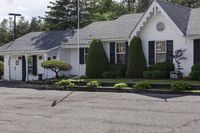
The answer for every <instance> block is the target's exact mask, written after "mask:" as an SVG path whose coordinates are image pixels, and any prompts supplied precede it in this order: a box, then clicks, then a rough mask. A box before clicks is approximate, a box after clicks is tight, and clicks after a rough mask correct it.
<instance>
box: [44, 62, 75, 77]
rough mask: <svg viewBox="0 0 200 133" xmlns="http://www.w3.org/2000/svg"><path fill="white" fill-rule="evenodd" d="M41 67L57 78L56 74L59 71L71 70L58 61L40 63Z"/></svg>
mask: <svg viewBox="0 0 200 133" xmlns="http://www.w3.org/2000/svg"><path fill="white" fill-rule="evenodd" d="M41 66H42V67H43V68H45V69H50V70H52V71H53V72H55V74H56V77H59V75H58V73H59V72H60V71H69V70H71V68H72V67H71V65H69V64H67V63H64V62H62V61H59V60H48V61H43V62H42V63H41Z"/></svg>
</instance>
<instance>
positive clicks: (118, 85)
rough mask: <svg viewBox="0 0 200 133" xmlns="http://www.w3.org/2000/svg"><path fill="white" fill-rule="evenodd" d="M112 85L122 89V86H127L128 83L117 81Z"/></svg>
mask: <svg viewBox="0 0 200 133" xmlns="http://www.w3.org/2000/svg"><path fill="white" fill-rule="evenodd" d="M113 87H114V88H119V89H122V88H126V87H128V85H127V84H126V83H118V84H115V85H114V86H113Z"/></svg>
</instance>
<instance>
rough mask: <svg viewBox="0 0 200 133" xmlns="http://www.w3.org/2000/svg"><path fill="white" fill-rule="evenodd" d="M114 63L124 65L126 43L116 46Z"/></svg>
mask: <svg viewBox="0 0 200 133" xmlns="http://www.w3.org/2000/svg"><path fill="white" fill-rule="evenodd" d="M116 61H117V62H116V63H117V64H125V63H126V43H125V42H124V43H117V44H116Z"/></svg>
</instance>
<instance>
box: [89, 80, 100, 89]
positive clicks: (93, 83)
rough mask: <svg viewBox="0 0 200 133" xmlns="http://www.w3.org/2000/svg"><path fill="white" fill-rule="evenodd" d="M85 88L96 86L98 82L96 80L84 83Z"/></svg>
mask: <svg viewBox="0 0 200 133" xmlns="http://www.w3.org/2000/svg"><path fill="white" fill-rule="evenodd" d="M86 87H87V88H97V87H99V82H98V81H90V82H88V83H87V85H86Z"/></svg>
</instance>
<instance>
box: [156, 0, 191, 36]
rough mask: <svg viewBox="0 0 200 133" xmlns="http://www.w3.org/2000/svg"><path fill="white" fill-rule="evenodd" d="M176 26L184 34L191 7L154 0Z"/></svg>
mask: <svg viewBox="0 0 200 133" xmlns="http://www.w3.org/2000/svg"><path fill="white" fill-rule="evenodd" d="M156 1H157V2H158V4H159V5H160V6H161V7H162V8H163V10H164V11H165V12H166V13H167V14H168V16H169V17H170V18H171V19H172V21H173V22H174V23H175V24H176V25H177V27H178V28H179V29H180V30H181V31H182V32H183V33H184V34H186V32H187V27H188V22H189V18H190V11H191V9H190V8H188V7H184V6H181V5H177V4H173V3H169V2H164V1H162V0H156Z"/></svg>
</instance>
